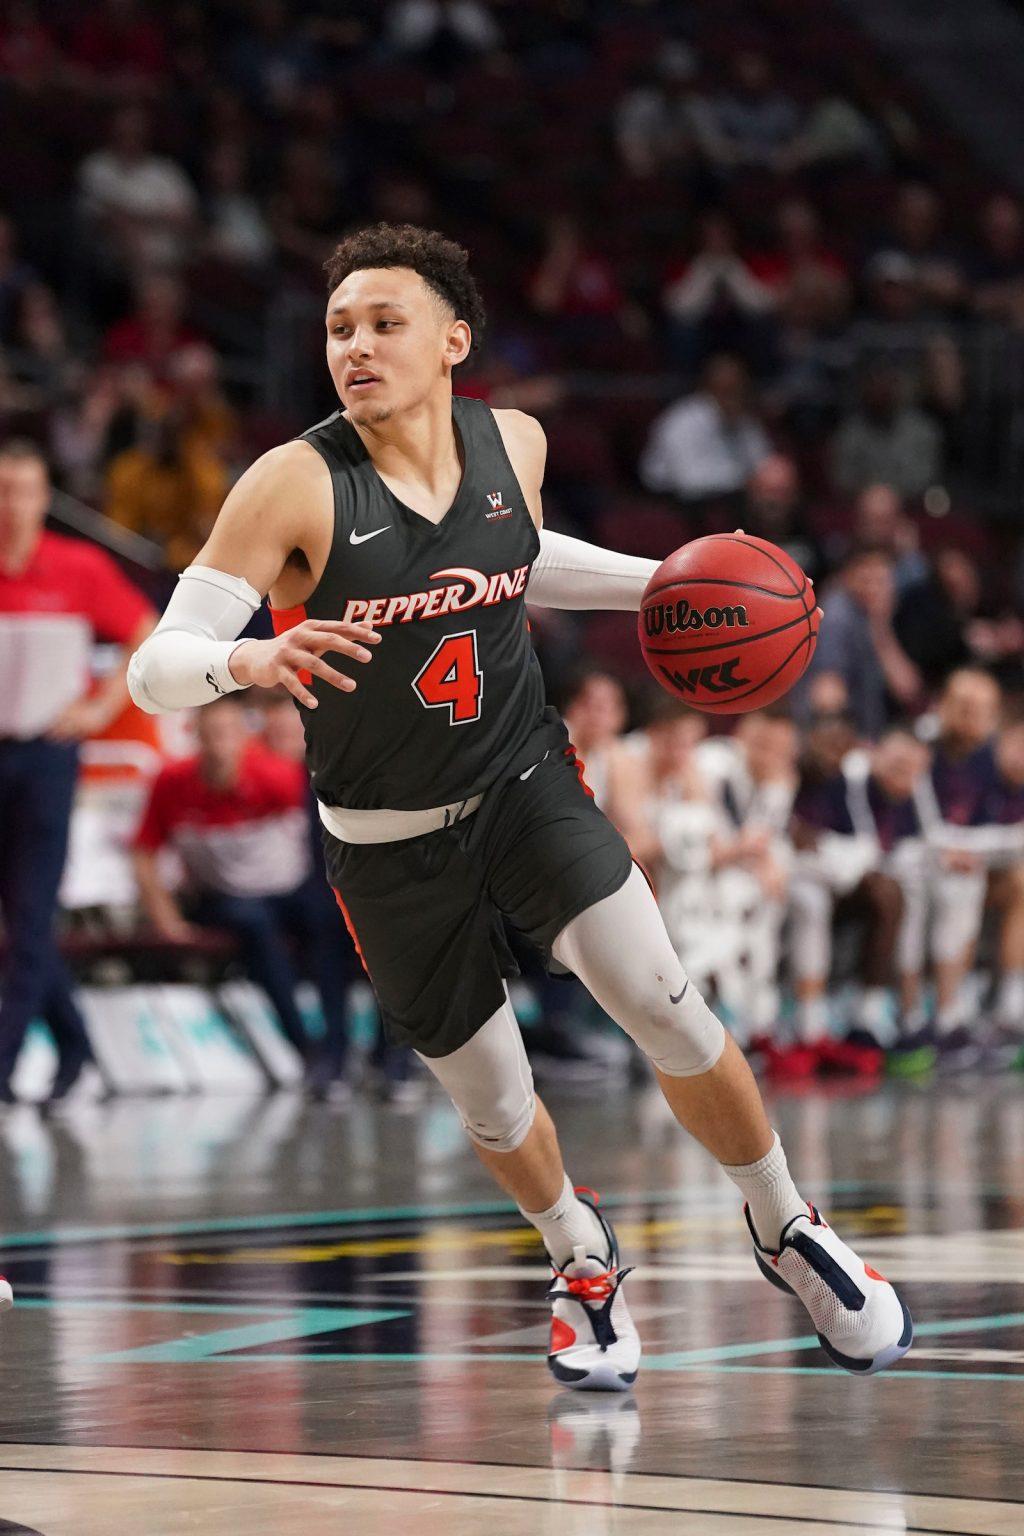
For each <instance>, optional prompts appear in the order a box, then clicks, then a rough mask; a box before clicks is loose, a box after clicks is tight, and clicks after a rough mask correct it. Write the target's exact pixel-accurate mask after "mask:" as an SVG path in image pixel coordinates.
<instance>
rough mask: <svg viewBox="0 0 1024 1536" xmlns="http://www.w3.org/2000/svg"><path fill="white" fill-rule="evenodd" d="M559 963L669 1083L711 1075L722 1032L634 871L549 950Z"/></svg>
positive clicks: (643, 882)
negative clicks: (571, 973) (684, 1078)
mask: <svg viewBox="0 0 1024 1536" xmlns="http://www.w3.org/2000/svg"><path fill="white" fill-rule="evenodd" d="M552 953H553V954H554V956H555V959H556V960H558V961H560V963H561V964H562V965H564V966H565V967H566V968H567V969H568V970H570V971H572V972H573V973H574V975H576V976H578V977H579V979H580V981H582V982H583V985H584V986H585V987H586V988H587V989H588V991H590V992H591V993H592V995H593V996H594V997H595V998H596V999H597V1001H598V1002H599V1003H600V1005H601V1007H602V1008H603V1009H604V1010H605V1012H606V1013H607V1014H609V1015H610V1016H611V1018H613V1019H614V1020H615V1022H616V1024H619V1025H620V1026H621V1027H622V1028H623V1029H624V1030H625V1031H626V1033H627V1035H630V1036H631V1037H632V1039H633V1040H635V1041H636V1043H637V1045H638V1046H639V1047H640V1049H641V1050H642V1051H643V1053H644V1055H645V1056H648V1057H649V1058H650V1059H651V1061H652V1062H653V1063H654V1065H655V1066H656V1067H658V1068H659V1070H660V1071H662V1072H664V1073H665V1074H666V1076H668V1077H696V1076H697V1075H698V1074H699V1073H701V1072H709V1071H710V1070H711V1068H712V1067H713V1066H714V1065H715V1062H716V1061H717V1060H718V1058H719V1056H721V1054H722V1051H723V1050H724V1048H725V1030H724V1029H723V1028H722V1026H721V1024H720V1023H719V1021H718V1020H717V1019H716V1018H715V1016H714V1014H713V1013H712V1012H711V1009H710V1008H709V1007H708V1005H707V1003H706V1002H705V1001H704V999H703V998H702V997H701V995H700V993H699V992H698V991H697V988H696V987H695V986H694V985H693V983H692V982H691V981H690V980H689V978H688V977H687V974H686V972H685V971H684V970H683V967H682V965H681V964H680V961H679V956H678V955H677V954H676V952H675V950H674V949H673V948H672V943H671V941H670V939H669V936H668V933H667V932H666V929H665V924H664V922H663V921H662V916H661V913H660V912H659V910H658V904H657V902H656V901H655V899H654V897H653V895H652V894H651V890H650V887H649V886H648V884H647V881H646V880H645V879H644V877H643V875H642V874H641V873H640V871H639V869H637V867H636V865H634V866H633V869H632V871H631V873H630V876H629V879H628V880H627V881H626V883H625V885H623V886H621V887H620V889H619V890H617V891H616V892H615V894H614V895H613V896H606V897H605V899H604V900H603V901H599V902H596V903H595V905H594V906H592V907H588V908H587V910H586V911H585V912H581V913H580V915H579V916H578V917H574V918H573V920H572V922H571V923H569V924H568V925H567V927H565V928H564V929H563V930H562V932H561V933H560V934H559V935H558V938H557V939H556V940H555V942H554V944H553V945H552Z"/></svg>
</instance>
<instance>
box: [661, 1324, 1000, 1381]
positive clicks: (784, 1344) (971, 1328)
mask: <svg viewBox="0 0 1024 1536" xmlns="http://www.w3.org/2000/svg"><path fill="white" fill-rule="evenodd" d="M1022 1327H1024V1312H999V1313H995V1314H994V1315H993V1316H991V1317H949V1318H939V1319H936V1320H935V1321H932V1322H929V1321H926V1322H923V1323H916V1324H915V1325H914V1337H915V1338H919V1339H921V1338H937V1337H941V1336H943V1335H944V1334H957V1333H987V1332H989V1331H990V1330H994V1329H997V1328H1022ZM818 1348H820V1346H819V1344H818V1340H817V1338H816V1337H815V1336H814V1335H813V1334H808V1335H805V1336H804V1337H803V1338H799V1339H760V1340H757V1341H752V1342H750V1343H747V1344H722V1345H719V1346H717V1347H712V1348H710V1349H687V1350H682V1351H679V1352H677V1353H675V1354H671V1355H654V1356H647V1357H646V1363H647V1368H648V1369H649V1370H654V1371H684V1370H691V1369H696V1368H697V1367H699V1366H702V1365H721V1364H724V1362H725V1361H727V1360H742V1359H749V1358H751V1357H752V1356H754V1355H780V1354H782V1353H783V1352H784V1351H786V1352H788V1351H790V1350H802V1349H818ZM776 1369H777V1367H776ZM787 1369H794V1367H787ZM795 1369H799V1367H796V1368H795ZM914 1374H915V1375H918V1376H920V1375H923V1374H924V1373H923V1372H922V1371H915V1372H914ZM951 1374H953V1375H959V1374H960V1373H959V1372H952V1373H951ZM1020 1379H1021V1380H1022V1381H1024V1373H1022V1374H1021V1377H1020Z"/></svg>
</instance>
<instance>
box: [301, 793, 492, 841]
mask: <svg viewBox="0 0 1024 1536" xmlns="http://www.w3.org/2000/svg"><path fill="white" fill-rule="evenodd" d="M482 799H483V795H472V796H471V797H470V798H469V799H468V800H456V801H455V802H454V804H452V805H432V806H429V807H428V808H427V809H426V810H425V811H353V810H346V809H344V808H343V807H341V806H337V805H324V803H323V801H322V800H318V801H317V810H318V811H319V812H320V820H321V821H322V822H323V824H324V826H325V827H326V828H327V830H328V832H330V834H331V836H332V837H336V838H337V839H338V841H339V842H340V843H401V842H405V841H406V839H407V838H410V837H423V836H424V834H425V833H427V832H441V831H443V829H444V828H445V827H453V826H454V825H455V823H456V822H457V821H465V819H466V817H467V816H472V814H473V812H474V811H475V810H477V809H478V808H479V805H480V802H481V800H482Z"/></svg>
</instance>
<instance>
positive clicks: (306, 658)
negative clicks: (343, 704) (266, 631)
mask: <svg viewBox="0 0 1024 1536" xmlns="http://www.w3.org/2000/svg"><path fill="white" fill-rule="evenodd" d="M379 641H380V635H379V634H378V633H377V631H376V630H375V629H373V628H372V627H371V626H370V625H369V624H343V623H341V622H340V620H337V619H304V620H303V622H302V623H301V624H296V625H295V628H294V629H287V630H285V632H284V634H283V635H275V637H274V639H273V640H243V642H242V644H241V645H239V646H237V647H236V649H235V650H233V651H232V652H231V658H230V660H229V662H228V670H229V671H230V673H231V676H232V677H233V678H234V679H235V682H236V683H241V684H242V686H243V687H248V686H250V685H253V686H255V687H257V688H277V687H279V686H280V685H281V684H283V685H284V687H285V688H287V689H288V692H289V693H291V694H294V696H295V698H297V699H298V701H299V703H300V704H305V705H306V707H307V709H316V707H317V701H316V699H315V698H314V697H313V695H312V694H311V693H310V691H309V689H308V688H307V687H306V686H305V684H304V683H303V682H302V681H301V679H300V677H299V673H300V672H309V673H311V674H312V675H313V676H314V677H322V678H323V680H324V682H325V683H330V684H331V686H332V688H340V690H341V691H342V693H351V692H352V690H353V689H354V688H355V686H356V684H355V679H354V678H351V677H348V676H346V674H345V673H344V672H339V671H337V670H336V668H334V667H332V666H331V665H330V664H329V663H328V662H326V661H324V659H323V657H324V653H325V652H326V651H333V652H334V653H335V654H336V655H338V656H348V657H350V658H351V660H353V661H362V662H366V661H369V660H370V659H371V658H372V655H373V652H372V651H368V650H367V649H366V647H367V646H368V645H377V644H378V643H379Z"/></svg>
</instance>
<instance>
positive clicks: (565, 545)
mask: <svg viewBox="0 0 1024 1536" xmlns="http://www.w3.org/2000/svg"><path fill="white" fill-rule="evenodd" d="M657 569H658V561H657V560H643V559H641V558H640V556H639V555H620V554H616V552H615V551H614V550H611V549H601V548H599V546H598V545H596V544H585V543H584V541H583V540H582V539H571V538H569V536H568V535H567V534H564V533H552V532H551V531H550V530H549V529H547V528H542V529H541V532H540V554H539V555H538V556H537V559H536V561H535V562H534V566H533V570H532V571H531V572H530V579H529V581H528V582H527V584H526V601H527V602H528V603H537V604H539V606H540V607H542V608H622V609H625V610H626V611H627V612H630V613H637V612H638V611H639V608H640V599H641V598H642V597H643V595H644V588H645V587H646V585H647V583H648V582H649V581H650V579H651V577H652V576H653V575H654V572H655V571H656V570H657Z"/></svg>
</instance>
